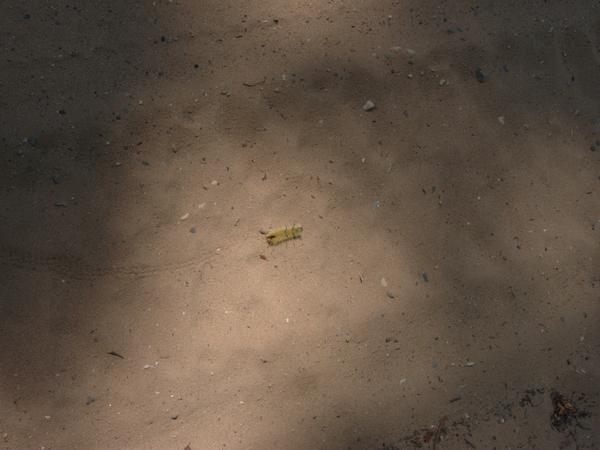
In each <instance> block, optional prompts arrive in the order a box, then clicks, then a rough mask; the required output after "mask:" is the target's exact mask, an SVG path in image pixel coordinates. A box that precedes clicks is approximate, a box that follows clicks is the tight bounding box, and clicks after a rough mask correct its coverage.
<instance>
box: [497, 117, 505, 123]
mask: <svg viewBox="0 0 600 450" xmlns="http://www.w3.org/2000/svg"><path fill="white" fill-rule="evenodd" d="M498 122H500V123H501V124H502V125H504V116H499V117H498Z"/></svg>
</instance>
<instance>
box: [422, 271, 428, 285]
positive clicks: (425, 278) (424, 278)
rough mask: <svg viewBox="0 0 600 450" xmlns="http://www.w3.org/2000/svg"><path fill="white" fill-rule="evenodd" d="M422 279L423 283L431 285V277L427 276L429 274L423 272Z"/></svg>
mask: <svg viewBox="0 0 600 450" xmlns="http://www.w3.org/2000/svg"><path fill="white" fill-rule="evenodd" d="M421 277H422V278H423V281H424V282H425V283H429V276H428V275H427V272H423V273H422V274H421Z"/></svg>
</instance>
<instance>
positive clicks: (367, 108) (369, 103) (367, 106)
mask: <svg viewBox="0 0 600 450" xmlns="http://www.w3.org/2000/svg"><path fill="white" fill-rule="evenodd" d="M362 108H363V110H364V111H372V110H374V109H375V103H373V102H372V101H371V100H367V101H366V102H365V104H364V105H363V107H362Z"/></svg>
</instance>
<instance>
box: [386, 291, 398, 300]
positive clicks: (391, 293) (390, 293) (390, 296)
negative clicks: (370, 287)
mask: <svg viewBox="0 0 600 450" xmlns="http://www.w3.org/2000/svg"><path fill="white" fill-rule="evenodd" d="M385 295H387V296H388V298H389V299H393V298H396V296H395V295H394V293H393V292H392V291H387V292H386V293H385Z"/></svg>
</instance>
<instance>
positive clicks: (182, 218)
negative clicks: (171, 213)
mask: <svg viewBox="0 0 600 450" xmlns="http://www.w3.org/2000/svg"><path fill="white" fill-rule="evenodd" d="M189 218H190V213H185V214H184V215H183V216H181V217H180V218H179V220H187V219H189Z"/></svg>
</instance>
